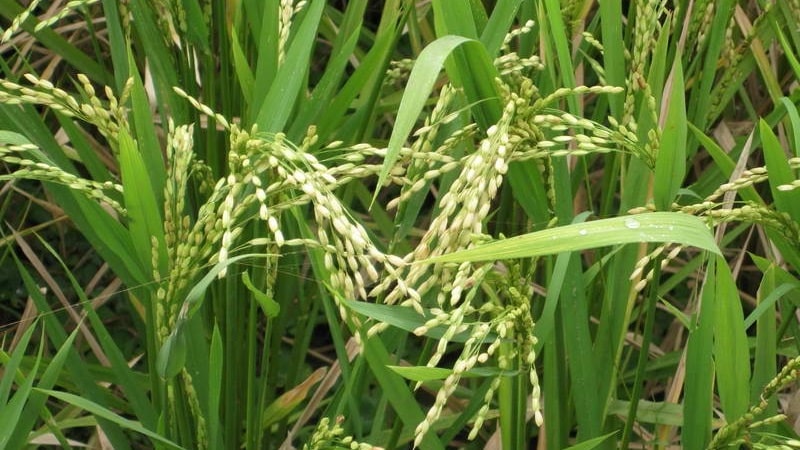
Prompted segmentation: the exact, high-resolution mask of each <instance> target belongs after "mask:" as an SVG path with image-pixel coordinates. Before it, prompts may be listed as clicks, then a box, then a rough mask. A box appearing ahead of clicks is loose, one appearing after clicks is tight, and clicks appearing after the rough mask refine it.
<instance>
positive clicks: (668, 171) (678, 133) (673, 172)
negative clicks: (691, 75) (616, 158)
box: [653, 53, 687, 211]
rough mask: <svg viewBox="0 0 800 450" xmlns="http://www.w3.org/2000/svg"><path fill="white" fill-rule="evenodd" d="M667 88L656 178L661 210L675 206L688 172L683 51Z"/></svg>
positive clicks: (658, 201)
mask: <svg viewBox="0 0 800 450" xmlns="http://www.w3.org/2000/svg"><path fill="white" fill-rule="evenodd" d="M666 89H668V90H669V92H665V93H664V99H665V100H664V102H663V103H662V105H661V110H662V114H663V111H665V110H666V118H665V119H664V123H663V127H662V130H663V131H662V137H661V147H660V148H659V151H658V156H657V158H656V171H655V179H654V181H653V196H654V201H655V205H656V208H657V209H659V210H661V211H668V210H670V209H672V208H671V207H672V202H673V200H674V199H675V196H676V194H677V193H678V189H680V187H681V185H682V182H683V178H684V176H685V174H686V137H687V125H686V105H685V103H684V95H685V94H684V85H683V67H682V65H681V55H680V53H679V54H678V55H677V56H675V61H674V63H673V66H672V72H670V75H669V78H668V80H667V88H666Z"/></svg>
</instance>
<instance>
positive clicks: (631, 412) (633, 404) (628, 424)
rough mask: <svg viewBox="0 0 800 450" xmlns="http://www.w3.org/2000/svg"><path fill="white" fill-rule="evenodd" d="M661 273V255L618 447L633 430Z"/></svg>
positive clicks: (655, 264)
mask: <svg viewBox="0 0 800 450" xmlns="http://www.w3.org/2000/svg"><path fill="white" fill-rule="evenodd" d="M660 274H661V257H660V256H659V257H657V258H655V260H654V261H653V281H652V284H651V285H650V286H649V295H648V296H647V304H646V306H645V314H646V316H645V322H644V330H642V348H641V350H640V351H639V358H638V360H637V362H636V380H635V382H634V383H633V392H632V393H631V400H630V407H629V408H628V417H627V419H626V421H625V428H624V430H623V433H622V442H621V443H620V448H628V444H629V443H630V440H631V433H632V432H633V423H634V422H635V421H636V411H637V409H638V407H639V396H641V395H642V388H643V386H644V381H645V376H646V375H645V368H646V366H647V354H648V352H647V349H648V348H649V347H650V342H651V341H652V334H653V324H654V323H655V318H656V304H657V303H658V278H659V276H660Z"/></svg>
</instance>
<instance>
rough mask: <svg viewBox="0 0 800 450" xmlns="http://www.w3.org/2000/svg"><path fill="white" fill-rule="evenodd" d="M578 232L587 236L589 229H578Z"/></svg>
mask: <svg viewBox="0 0 800 450" xmlns="http://www.w3.org/2000/svg"><path fill="white" fill-rule="evenodd" d="M578 234H580V235H581V236H586V235H587V234H589V231H587V230H585V229H582V230H580V231H578Z"/></svg>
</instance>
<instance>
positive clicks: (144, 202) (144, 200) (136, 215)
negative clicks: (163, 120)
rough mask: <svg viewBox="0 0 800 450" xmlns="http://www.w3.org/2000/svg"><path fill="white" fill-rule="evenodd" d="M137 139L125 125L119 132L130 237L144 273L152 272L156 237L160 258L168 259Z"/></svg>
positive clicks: (151, 185)
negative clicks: (135, 139)
mask: <svg viewBox="0 0 800 450" xmlns="http://www.w3.org/2000/svg"><path fill="white" fill-rule="evenodd" d="M142 156H143V155H142V154H141V153H139V149H138V148H137V145H136V142H134V140H133V138H132V137H131V135H130V134H129V133H128V132H127V131H126V130H125V129H124V128H123V129H120V133H119V165H120V172H121V174H122V186H123V188H124V196H125V208H126V209H127V211H128V219H129V224H130V225H129V227H130V233H131V238H132V239H133V242H134V243H135V249H136V257H137V259H138V261H139V266H140V267H141V269H142V271H143V272H144V273H153V270H157V269H158V268H156V267H151V265H152V261H153V254H152V251H153V241H154V240H155V244H156V245H158V247H157V251H158V252H159V255H160V256H161V257H160V260H163V261H164V263H166V244H165V241H164V228H163V226H162V224H163V219H162V216H161V208H160V207H159V202H158V200H157V199H158V194H156V192H154V191H153V183H152V181H151V178H150V173H149V171H148V170H147V166H146V165H145V162H144V159H143V158H142Z"/></svg>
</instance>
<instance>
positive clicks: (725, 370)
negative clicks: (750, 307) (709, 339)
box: [714, 256, 750, 423]
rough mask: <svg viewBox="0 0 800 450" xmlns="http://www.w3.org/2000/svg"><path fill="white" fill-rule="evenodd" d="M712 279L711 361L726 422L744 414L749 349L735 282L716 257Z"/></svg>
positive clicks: (747, 394)
mask: <svg viewBox="0 0 800 450" xmlns="http://www.w3.org/2000/svg"><path fill="white" fill-rule="evenodd" d="M714 281H715V283H716V287H715V291H716V296H717V298H716V303H717V307H716V308H715V310H714V312H715V314H716V318H715V319H714V322H715V327H714V360H715V362H716V373H717V386H718V388H719V397H720V402H721V403H722V411H723V412H724V413H725V418H726V420H727V421H728V422H729V423H730V422H732V421H734V420H736V419H737V418H739V417H740V416H741V415H742V414H744V413H745V412H746V411H747V407H748V405H749V404H750V358H749V357H748V356H749V354H750V348H749V345H748V343H747V334H746V333H745V329H744V314H743V312H742V304H741V300H740V299H739V293H738V290H737V288H736V282H735V281H734V279H733V275H732V274H731V271H730V268H729V267H728V264H727V262H726V261H725V260H724V259H723V258H722V257H719V256H718V257H717V262H716V264H715V280H714Z"/></svg>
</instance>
